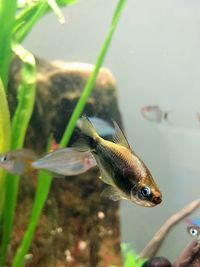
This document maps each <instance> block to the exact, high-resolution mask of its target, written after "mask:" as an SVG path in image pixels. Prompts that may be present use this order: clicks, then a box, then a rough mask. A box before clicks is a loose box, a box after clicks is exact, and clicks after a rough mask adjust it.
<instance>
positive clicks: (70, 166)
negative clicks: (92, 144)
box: [32, 147, 96, 176]
mask: <svg viewBox="0 0 200 267" xmlns="http://www.w3.org/2000/svg"><path fill="white" fill-rule="evenodd" d="M94 166H96V160H95V158H94V157H93V156H92V154H91V153H90V152H79V151H77V150H76V149H74V148H69V147H68V148H61V149H57V150H55V151H53V152H51V153H48V154H47V155H45V156H44V157H42V158H39V159H38V160H36V161H34V162H33V163H32V167H33V168H35V169H45V170H48V171H52V172H54V173H57V174H61V175H67V176H71V175H78V174H81V173H84V172H86V171H87V170H89V169H90V168H92V167H94Z"/></svg>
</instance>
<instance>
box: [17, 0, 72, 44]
mask: <svg viewBox="0 0 200 267" xmlns="http://www.w3.org/2000/svg"><path fill="white" fill-rule="evenodd" d="M49 1H51V2H52V0H49ZM76 2H77V0H59V1H57V6H65V5H71V4H74V3H76ZM54 6H55V5H54ZM58 9H59V8H57V9H56V10H57V12H58ZM50 10H51V7H50V5H49V4H48V3H47V0H42V1H38V2H36V3H33V4H31V5H30V6H28V7H27V8H25V9H24V10H23V11H21V12H20V13H19V14H18V15H17V18H16V22H15V26H14V30H13V34H14V37H15V40H16V41H17V42H22V41H23V40H24V38H25V37H26V36H27V34H28V33H29V32H30V31H31V29H32V27H33V26H34V25H35V23H36V22H37V21H38V20H39V19H40V18H41V17H42V16H44V15H45V14H46V13H47V12H49V11H50ZM58 13H61V12H58ZM59 16H60V15H59Z"/></svg>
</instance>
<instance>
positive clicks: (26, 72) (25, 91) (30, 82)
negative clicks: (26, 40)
mask: <svg viewBox="0 0 200 267" xmlns="http://www.w3.org/2000/svg"><path fill="white" fill-rule="evenodd" d="M13 50H14V52H15V54H16V55H17V56H18V57H19V58H20V59H21V60H22V62H23V64H24V66H23V68H22V70H21V83H20V85H19V87H18V105H17V108H16V111H15V114H14V117H13V119H12V137H11V149H18V148H22V147H23V144H24V138H25V134H26V130H27V127H28V124H29V121H30V118H31V116H32V112H33V107H34V103H35V87H36V65H35V58H34V56H33V55H32V54H31V53H30V52H28V51H27V50H25V49H24V48H23V47H22V46H21V45H19V44H14V45H13Z"/></svg>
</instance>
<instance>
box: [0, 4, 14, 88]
mask: <svg viewBox="0 0 200 267" xmlns="http://www.w3.org/2000/svg"><path fill="white" fill-rule="evenodd" d="M16 8H17V3H16V0H1V1H0V25H1V26H0V77H1V79H2V82H3V84H4V87H5V89H6V88H7V82H8V69H9V64H10V60H11V57H12V51H11V38H12V36H11V35H12V30H13V26H14V21H15V12H16Z"/></svg>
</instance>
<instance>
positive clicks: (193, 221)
mask: <svg viewBox="0 0 200 267" xmlns="http://www.w3.org/2000/svg"><path fill="white" fill-rule="evenodd" d="M185 222H186V223H188V224H193V225H197V226H200V219H199V218H193V219H191V218H187V219H186V220H185Z"/></svg>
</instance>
